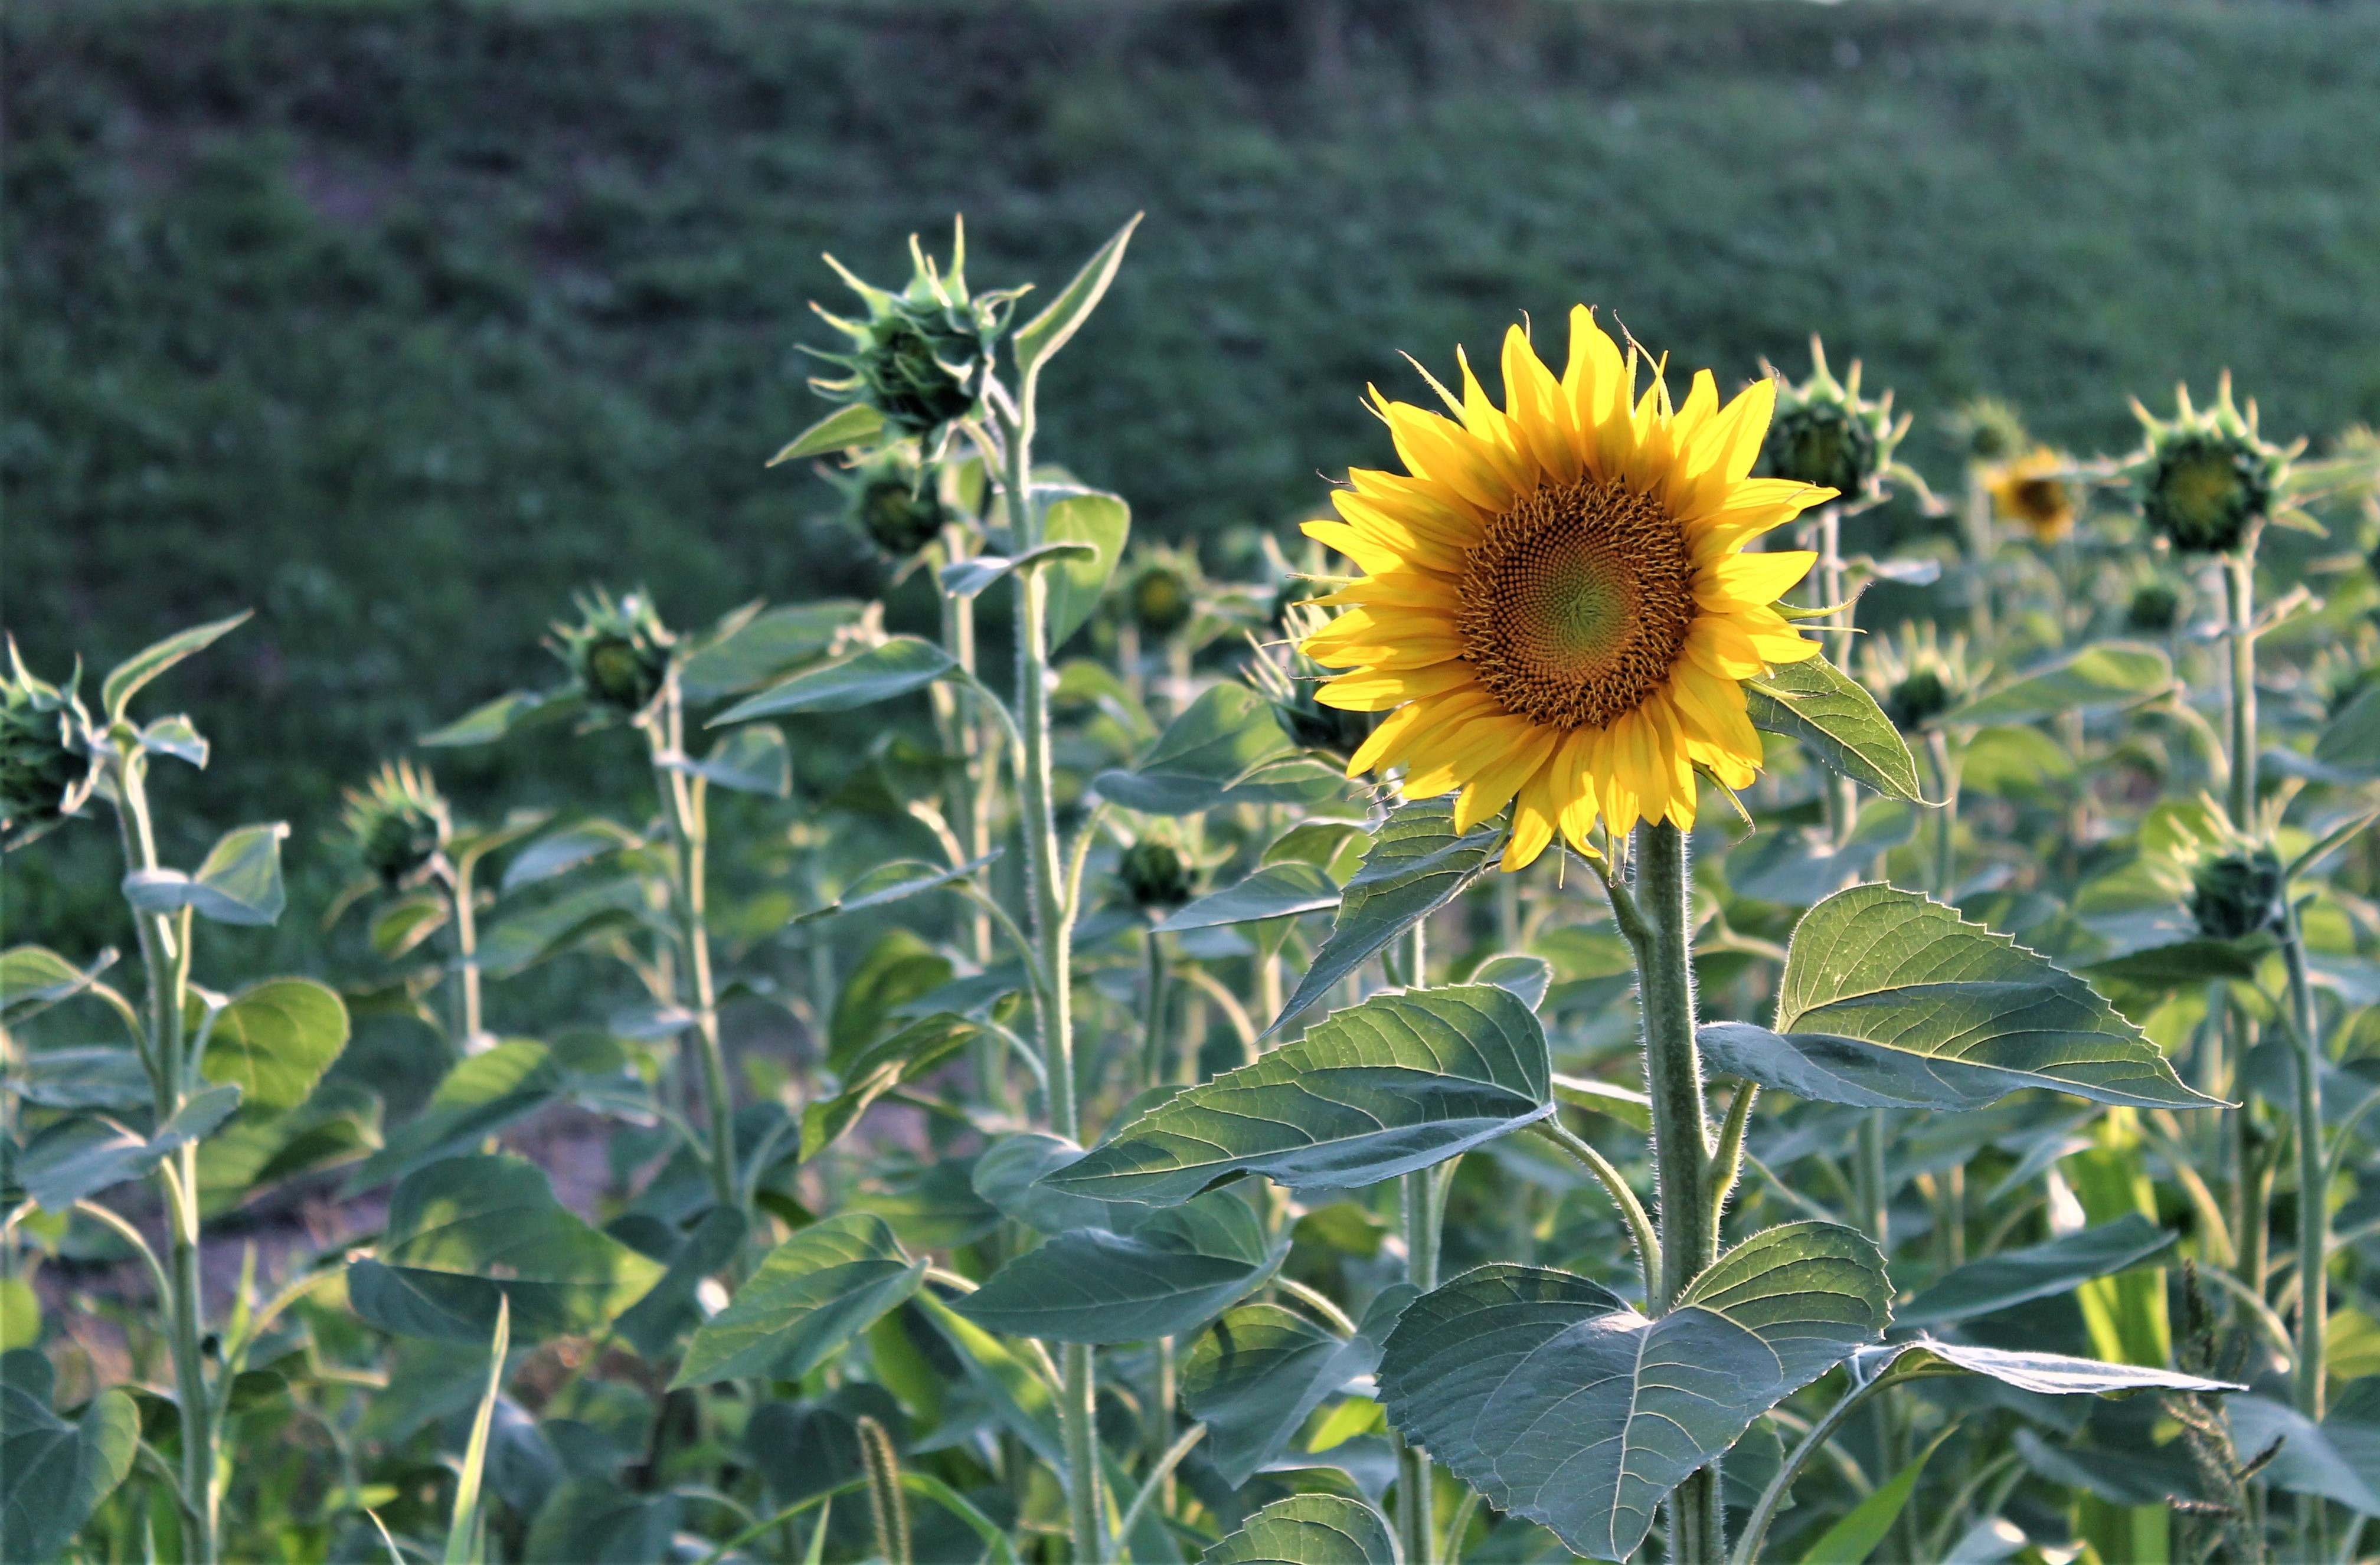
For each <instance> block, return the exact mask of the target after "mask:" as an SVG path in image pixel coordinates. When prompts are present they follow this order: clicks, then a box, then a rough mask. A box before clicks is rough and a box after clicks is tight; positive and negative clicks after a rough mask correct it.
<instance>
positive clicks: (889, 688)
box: [710, 636, 958, 727]
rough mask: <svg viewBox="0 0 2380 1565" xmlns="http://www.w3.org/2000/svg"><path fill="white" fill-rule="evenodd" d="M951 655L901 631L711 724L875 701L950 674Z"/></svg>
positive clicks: (832, 709) (754, 698)
mask: <svg viewBox="0 0 2380 1565" xmlns="http://www.w3.org/2000/svg"><path fill="white" fill-rule="evenodd" d="M957 667H958V664H957V663H956V662H954V661H952V659H951V655H950V654H949V653H948V652H946V651H944V650H942V649H941V648H940V647H937V646H935V645H934V644H933V643H932V642H930V641H926V640H922V639H920V638H918V637H915V636H895V637H892V639H890V640H888V641H884V642H881V643H880V644H878V645H876V646H874V647H870V648H868V649H867V650H865V651H862V652H855V653H854V654H852V655H851V656H850V657H847V658H844V659H841V660H839V661H835V662H832V663H828V664H826V665H825V666H824V667H822V668H813V669H804V670H803V671H802V672H801V673H797V674H795V675H794V676H793V677H792V678H791V679H787V680H783V681H781V682H780V683H778V684H775V685H771V686H769V688H767V689H766V690H763V691H761V692H760V693H759V694H758V695H755V696H747V697H746V698H744V699H743V700H741V701H738V702H736V703H735V705H734V706H732V707H730V708H728V709H727V710H725V711H723V712H721V713H720V714H719V715H718V716H717V717H714V718H712V719H711V720H710V722H711V726H713V727H717V726H719V725H720V724H722V723H729V722H749V721H751V720H752V719H753V718H756V717H783V715H785V714H786V713H788V712H840V711H849V710H853V709H854V708H857V707H868V706H874V705H875V704H876V703H877V702H879V701H889V700H891V699H892V698H894V697H895V696H905V695H907V694H908V693H909V692H910V691H912V690H923V689H924V688H925V687H926V686H927V685H931V684H932V683H934V681H936V680H938V679H944V678H947V677H949V675H950V674H951V673H952V671H953V670H954V669H956V668H957Z"/></svg>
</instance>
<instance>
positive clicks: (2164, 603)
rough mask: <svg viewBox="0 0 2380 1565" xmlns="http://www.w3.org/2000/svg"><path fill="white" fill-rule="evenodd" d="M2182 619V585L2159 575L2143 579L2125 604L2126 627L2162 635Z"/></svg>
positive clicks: (2153, 634) (2152, 634) (2151, 634)
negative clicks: (2176, 584) (2157, 577)
mask: <svg viewBox="0 0 2380 1565" xmlns="http://www.w3.org/2000/svg"><path fill="white" fill-rule="evenodd" d="M2180 623H2181V589H2180V588H2178V587H2176V586H2174V584H2173V583H2171V582H2169V581H2167V580H2164V579H2163V578H2159V579H2157V580H2155V581H2146V582H2143V583H2142V584H2141V585H2140V586H2139V587H2138V588H2134V589H2133V591H2132V601H2131V602H2130V603H2127V604H2126V605H2124V628H2125V629H2127V630H2135V631H2140V632H2143V633H2144V634H2146V635H2150V636H2162V635H2164V634H2165V633H2166V632H2168V631H2169V630H2171V629H2172V628H2173V627H2174V626H2175V625H2180Z"/></svg>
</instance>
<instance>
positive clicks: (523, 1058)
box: [346, 1037, 567, 1195]
mask: <svg viewBox="0 0 2380 1565" xmlns="http://www.w3.org/2000/svg"><path fill="white" fill-rule="evenodd" d="M566 1085H567V1078H566V1077H565V1074H564V1072H563V1069H562V1066H561V1063H560V1062H558V1061H556V1060H555V1059H554V1058H553V1050H552V1049H548V1048H547V1047H546V1046H545V1045H544V1044H542V1043H540V1042H538V1041H537V1040H536V1039H534V1038H526V1037H516V1038H506V1039H505V1040H504V1042H502V1043H499V1044H497V1045H496V1046H495V1047H494V1048H492V1049H488V1050H486V1051H485V1052H483V1053H479V1054H472V1055H467V1056H465V1057H464V1058H463V1059H461V1060H459V1061H457V1062H455V1067H454V1069H452V1070H450V1071H448V1072H447V1073H446V1075H445V1079H443V1081H441V1082H440V1083H439V1084H438V1089H437V1090H436V1091H435V1092H433V1093H431V1096H430V1101H429V1102H428V1103H427V1104H424V1105H423V1106H422V1110H421V1111H420V1112H419V1114H416V1115H415V1116H414V1117H413V1118H412V1119H410V1120H407V1122H405V1123H403V1124H401V1125H399V1126H397V1128H396V1129H395V1131H393V1132H391V1133H390V1134H389V1136H388V1139H387V1141H386V1143H385V1144H384V1145H383V1146H382V1147H381V1148H380V1150H379V1151H377V1152H374V1153H373V1154H372V1155H371V1156H370V1157H369V1158H367V1159H364V1161H363V1165H362V1166H361V1167H360V1168H358V1169H357V1170H356V1171H355V1172H354V1173H352V1174H350V1175H349V1176H348V1178H347V1186H346V1194H347V1195H358V1194H360V1193H361V1192H363V1191H366V1190H370V1189H371V1188H372V1187H373V1186H374V1185H379V1184H385V1183H388V1182H389V1181H391V1180H395V1179H403V1178H405V1177H406V1176H407V1174H410V1173H412V1172H413V1171H415V1170H417V1169H421V1168H426V1167H428V1166H429V1165H430V1164H431V1163H434V1162H437V1161H438V1160H439V1159H443V1158H447V1157H451V1156H453V1155H455V1153H458V1152H465V1151H468V1150H469V1149H470V1148H472V1147H473V1146H478V1145H479V1144H480V1142H482V1141H485V1140H486V1139H487V1138H488V1137H490V1136H492V1135H493V1134H496V1132H498V1131H500V1130H502V1129H504V1126H506V1125H508V1124H511V1123H512V1122H514V1121H516V1120H518V1119H521V1118H523V1117H524V1116H526V1115H528V1113H530V1112H531V1111H533V1110H537V1109H540V1108H542V1107H543V1106H545V1105H546V1104H548V1103H550V1102H552V1101H553V1099H554V1098H557V1097H559V1096H560V1095H561V1093H562V1092H563V1090H564V1088H565V1086H566Z"/></svg>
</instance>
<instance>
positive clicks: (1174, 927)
mask: <svg viewBox="0 0 2380 1565" xmlns="http://www.w3.org/2000/svg"><path fill="white" fill-rule="evenodd" d="M1338 905H1339V886H1338V883H1337V882H1336V881H1334V880H1331V879H1330V876H1328V875H1326V874H1324V873H1323V872H1322V871H1321V870H1320V869H1318V868H1317V867H1315V866H1313V865H1311V864H1301V863H1298V862H1296V861H1295V860H1292V861H1290V862H1288V863H1286V864H1269V865H1267V866H1265V867H1263V868H1261V869H1259V870H1257V872H1256V873H1255V874H1253V875H1251V876H1249V877H1248V878H1247V879H1246V880H1242V881H1240V882H1239V883H1238V884H1237V885H1234V886H1230V887H1227V888H1225V889H1224V890H1222V891H1220V892H1214V893H1213V894H1211V895H1208V896H1203V897H1200V898H1199V899H1198V900H1197V901H1196V902H1194V903H1192V904H1189V905H1188V906H1187V907H1184V908H1183V909H1181V910H1180V911H1179V912H1177V913H1175V914H1173V915H1172V916H1171V917H1169V918H1167V919H1166V920H1165V922H1163V923H1162V924H1160V925H1159V926H1158V927H1157V928H1159V930H1160V931H1161V932H1163V933H1167V934H1171V933H1173V932H1175V931H1178V930H1182V929H1212V928H1220V927H1221V926H1223V925H1226V924H1247V923H1253V922H1255V921H1256V920H1257V919H1259V918H1281V917H1286V916H1289V915H1290V914H1293V913H1316V912H1319V911H1320V910H1321V909H1323V908H1326V907H1336V906H1338Z"/></svg>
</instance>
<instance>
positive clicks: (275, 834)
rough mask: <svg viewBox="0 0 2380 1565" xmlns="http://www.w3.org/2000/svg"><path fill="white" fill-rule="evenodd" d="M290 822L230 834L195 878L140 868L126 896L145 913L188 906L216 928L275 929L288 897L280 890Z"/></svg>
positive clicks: (126, 886) (126, 885) (130, 879)
mask: <svg viewBox="0 0 2380 1565" xmlns="http://www.w3.org/2000/svg"><path fill="white" fill-rule="evenodd" d="M287 835H289V826H288V823H287V822H286V821H278V820H276V821H274V822H273V823H272V824H271V825H267V826H242V827H240V828H239V829H238V830H237V831H226V832H225V833H224V834H223V837H222V839H221V840H220V841H218V842H217V843H215V845H214V846H213V847H212V849H210V850H209V851H208V854H207V856H206V861H205V862H204V863H202V864H200V866H199V867H198V869H197V871H196V872H195V873H193V874H187V875H186V874H184V873H183V872H182V871H181V870H178V869H136V870H134V871H133V872H132V873H130V874H129V875H127V876H126V877H125V878H124V895H125V898H126V899H127V900H128V901H129V902H130V903H131V904H132V905H133V906H135V907H137V908H139V909H140V910H141V911H142V912H144V913H177V912H179V911H181V910H182V909H183V908H185V907H188V908H189V909H191V910H192V911H194V912H196V913H197V914H198V915H199V916H200V917H201V918H212V919H213V920H214V921H215V922H216V923H218V924H272V923H275V922H277V921H278V920H279V919H280V917H281V910H282V908H283V907H285V905H287V903H288V896H287V893H286V892H284V890H283V889H282V885H281V839H282V838H284V837H286V836H287Z"/></svg>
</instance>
